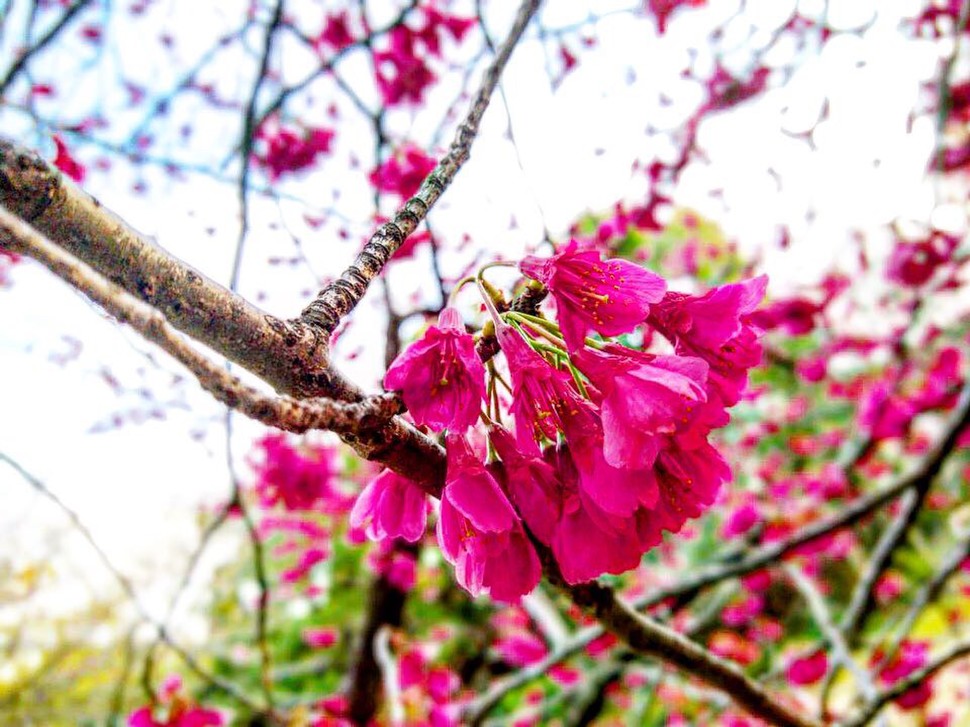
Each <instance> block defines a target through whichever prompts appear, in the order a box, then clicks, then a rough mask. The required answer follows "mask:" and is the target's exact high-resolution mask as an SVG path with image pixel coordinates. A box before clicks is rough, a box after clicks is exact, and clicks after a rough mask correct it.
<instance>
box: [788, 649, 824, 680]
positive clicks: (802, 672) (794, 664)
mask: <svg viewBox="0 0 970 727" xmlns="http://www.w3.org/2000/svg"><path fill="white" fill-rule="evenodd" d="M828 669H829V660H828V657H827V656H826V655H825V652H824V651H822V650H819V651H816V652H814V653H812V654H810V655H809V656H804V657H801V658H798V659H792V660H791V662H790V663H789V664H788V667H787V668H786V669H785V676H786V677H788V683H789V684H794V685H796V686H804V685H806V684H814V683H815V682H817V681H818V680H819V679H821V678H822V677H824V676H825V674H826V672H828Z"/></svg>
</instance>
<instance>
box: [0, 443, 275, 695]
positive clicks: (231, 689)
mask: <svg viewBox="0 0 970 727" xmlns="http://www.w3.org/2000/svg"><path fill="white" fill-rule="evenodd" d="M0 461H2V462H6V463H7V464H8V465H9V466H10V467H12V468H13V469H14V470H16V472H17V473H18V474H19V475H20V476H21V477H23V479H24V481H26V482H27V483H28V484H29V485H30V486H31V487H33V488H34V489H35V490H36V491H37V492H39V493H40V494H42V495H43V496H44V497H46V498H47V499H48V500H50V501H51V502H52V503H54V504H55V505H56V506H57V507H58V508H59V509H60V510H61V511H62V512H63V513H64V514H65V515H67V517H68V519H69V520H70V521H71V524H72V525H73V526H74V528H75V529H76V530H77V531H78V532H79V533H80V534H81V536H82V537H83V538H84V539H85V540H86V541H87V542H88V545H90V546H91V548H92V549H93V550H94V552H95V553H96V554H97V556H98V559H99V560H100V561H101V563H102V564H103V565H104V567H105V568H106V569H107V570H108V572H109V573H111V575H112V577H114V579H115V580H116V581H117V582H118V585H119V586H121V590H122V591H124V593H125V595H126V596H128V598H129V599H130V600H131V602H132V604H133V605H134V606H135V608H136V610H137V611H138V614H139V616H141V618H142V619H143V620H144V621H146V622H147V623H150V624H151V625H152V626H153V627H154V628H155V630H156V631H157V633H158V636H159V638H161V639H162V641H164V642H165V644H166V645H167V646H168V647H169V648H170V649H172V651H174V652H175V653H176V654H178V656H179V657H180V658H181V659H182V661H183V662H185V664H186V666H188V667H189V669H191V670H192V671H193V672H194V673H195V674H196V675H197V676H198V677H199V678H200V679H202V680H203V681H204V682H206V683H207V684H209V685H211V686H212V687H214V688H216V689H218V690H219V691H222V692H224V693H226V694H228V695H229V696H230V697H232V698H233V699H235V700H236V701H237V702H239V703H240V704H241V705H243V706H245V707H246V708H247V709H249V710H251V711H252V712H253V713H256V714H266V710H265V709H264V708H263V707H261V706H260V705H258V704H257V703H256V702H254V701H253V700H252V699H250V698H249V696H247V695H246V694H245V693H244V692H242V690H240V689H239V687H237V686H236V685H235V684H233V683H232V682H229V681H226V680H225V679H223V678H222V677H220V676H218V675H216V674H211V673H210V672H208V671H206V670H205V669H204V668H203V667H202V665H201V664H200V663H199V662H198V660H197V659H196V658H195V657H194V656H193V655H192V653H191V652H190V651H188V650H187V649H185V648H184V647H183V646H181V645H180V644H179V643H178V642H177V641H175V639H174V638H172V635H171V634H170V633H169V632H168V631H167V630H166V628H165V626H164V625H163V624H161V623H159V622H158V621H156V620H155V619H154V618H153V617H152V616H151V614H150V613H149V612H148V610H147V609H146V608H145V606H144V604H143V603H142V602H141V598H140V597H139V596H138V593H137V592H136V591H135V587H134V585H132V582H131V580H130V579H129V578H128V576H126V575H125V574H124V573H122V572H121V571H120V570H118V569H117V568H116V567H115V565H114V563H113V562H112V561H111V559H110V558H109V557H108V554H107V553H105V551H104V550H103V549H102V548H101V546H100V545H99V544H98V541H97V540H96V539H95V537H94V535H93V534H92V533H91V531H90V530H89V529H88V527H87V526H86V525H85V524H84V522H83V521H82V520H81V518H80V517H79V516H78V514H77V513H76V512H75V511H74V509H73V508H71V507H70V506H69V505H67V503H65V502H64V501H63V500H61V499H60V498H59V497H58V496H57V495H55V494H54V492H53V491H51V490H50V489H49V488H48V487H47V485H45V484H44V483H43V482H41V480H40V479H38V478H37V477H34V475H32V474H31V473H30V472H28V471H27V470H26V469H25V468H24V467H23V466H21V465H20V463H19V462H17V461H16V460H14V459H11V458H10V457H9V456H7V455H6V454H5V453H3V452H0Z"/></svg>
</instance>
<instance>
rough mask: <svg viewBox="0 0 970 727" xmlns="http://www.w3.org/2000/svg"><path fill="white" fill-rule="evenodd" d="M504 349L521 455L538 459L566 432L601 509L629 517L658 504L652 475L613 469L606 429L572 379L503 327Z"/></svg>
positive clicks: (582, 476) (581, 475) (500, 338)
mask: <svg viewBox="0 0 970 727" xmlns="http://www.w3.org/2000/svg"><path fill="white" fill-rule="evenodd" d="M497 336H498V341H499V345H500V346H501V347H502V351H503V352H504V353H505V356H506V359H507V360H508V364H509V371H510V373H511V376H512V406H511V407H510V408H511V411H512V415H513V417H514V418H515V428H516V438H517V441H518V443H519V447H520V449H522V451H523V452H525V453H527V454H532V455H537V454H538V453H539V451H540V448H539V445H540V444H542V443H543V441H548V442H555V441H556V440H557V438H558V436H559V433H560V432H561V433H562V434H563V435H564V436H565V439H566V441H567V442H568V443H569V446H570V450H571V453H572V458H573V460H574V461H575V463H576V466H577V468H578V470H579V478H580V487H581V488H582V489H583V490H584V491H585V492H586V494H587V495H588V496H589V497H590V498H591V499H592V500H593V501H594V502H596V504H597V505H599V506H600V507H602V508H603V509H604V510H606V511H608V512H611V513H613V514H616V515H630V514H632V513H633V511H634V510H636V508H637V507H638V506H639V505H641V504H646V505H650V504H651V503H652V502H653V501H655V500H656V488H655V484H654V482H653V480H652V476H651V474H650V472H649V471H648V470H644V469H642V468H635V469H634V468H620V467H615V466H613V465H611V464H610V463H609V462H608V461H607V460H606V458H605V456H604V453H603V449H604V441H603V425H602V423H601V422H600V418H599V414H597V412H596V409H595V407H594V406H593V404H592V403H591V402H590V401H588V400H587V399H584V398H583V397H581V396H580V395H579V393H578V392H577V391H576V390H575V389H574V388H573V385H572V379H571V378H570V377H569V375H568V374H566V373H565V372H563V371H559V370H558V369H555V368H553V367H552V366H551V365H550V364H549V363H548V362H547V361H546V360H545V359H543V358H542V357H541V356H540V355H539V354H537V353H536V352H535V351H534V350H532V347H531V346H529V344H528V343H526V341H525V339H524V338H523V337H522V336H521V335H520V334H519V333H518V332H516V331H515V330H514V329H512V328H511V327H509V326H506V325H504V324H502V325H499V326H498V330H497Z"/></svg>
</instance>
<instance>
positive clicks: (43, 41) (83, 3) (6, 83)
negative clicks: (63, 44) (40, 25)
mask: <svg viewBox="0 0 970 727" xmlns="http://www.w3.org/2000/svg"><path fill="white" fill-rule="evenodd" d="M90 4H91V0H77V2H76V3H74V4H73V5H72V6H71V7H69V8H68V9H67V10H65V11H64V14H63V15H61V17H60V18H59V19H58V21H57V22H56V23H54V24H53V25H52V26H51V27H50V29H49V30H48V31H47V32H46V33H44V34H43V35H42V36H41V37H40V38H38V39H37V40H36V41H35V42H34V43H33V44H32V45H31V46H30V47H29V48H28V49H27V50H25V51H24V52H23V54H21V55H20V57H19V58H17V60H15V61H14V62H13V64H12V65H11V66H10V68H9V69H8V70H7V73H6V75H4V77H3V79H2V80H0V98H3V96H4V95H5V94H6V92H7V89H8V88H9V87H10V84H11V83H13V82H14V80H15V79H16V78H17V76H18V75H20V73H21V71H23V70H24V69H25V68H26V67H27V64H28V63H29V62H30V60H31V59H32V58H33V57H34V56H36V55H38V54H39V53H40V52H41V51H42V50H44V48H46V47H47V46H48V45H50V43H51V42H52V41H53V40H54V39H55V38H57V36H58V35H60V33H61V31H63V30H64V29H65V28H66V27H67V26H68V25H69V24H70V22H71V21H72V20H73V19H74V18H75V16H76V15H77V14H78V13H79V12H81V11H82V10H84V8H86V7H87V6H88V5H90Z"/></svg>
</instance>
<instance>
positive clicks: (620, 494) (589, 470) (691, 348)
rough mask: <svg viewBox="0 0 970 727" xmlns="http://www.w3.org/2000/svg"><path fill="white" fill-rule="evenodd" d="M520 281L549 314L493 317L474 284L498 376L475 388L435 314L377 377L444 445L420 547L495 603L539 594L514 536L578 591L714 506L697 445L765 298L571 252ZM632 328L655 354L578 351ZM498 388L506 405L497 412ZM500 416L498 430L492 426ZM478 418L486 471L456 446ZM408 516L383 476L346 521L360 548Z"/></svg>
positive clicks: (420, 528) (457, 332) (749, 286)
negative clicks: (676, 287)
mask: <svg viewBox="0 0 970 727" xmlns="http://www.w3.org/2000/svg"><path fill="white" fill-rule="evenodd" d="M520 269H521V271H522V272H523V273H524V274H525V275H526V276H527V277H529V278H531V279H532V280H534V281H537V282H538V283H541V284H542V285H544V286H545V287H546V288H547V289H548V291H549V293H550V294H551V296H552V298H553V301H554V303H555V317H554V318H549V317H543V316H541V315H538V314H531V313H522V312H518V311H507V312H503V313H500V312H499V311H498V310H497V309H496V300H495V298H496V296H498V295H500V294H497V293H495V292H494V290H492V289H490V288H489V289H486V286H485V285H484V284H480V286H479V287H480V289H481V291H482V294H483V297H484V301H485V306H486V308H487V309H488V311H489V313H490V315H491V316H492V319H493V324H494V331H495V337H496V339H497V342H498V344H499V350H500V351H501V352H502V353H503V354H504V359H505V364H506V366H507V368H508V379H506V378H505V377H504V376H503V375H502V374H500V373H499V369H498V368H497V367H495V366H494V364H492V363H490V364H489V376H488V377H486V374H485V369H484V367H483V365H482V362H481V360H480V359H479V357H478V356H477V355H476V353H475V339H474V337H473V336H472V335H471V334H470V333H468V332H466V330H465V327H464V325H463V324H462V321H461V317H460V315H459V313H458V311H457V310H456V309H454V308H451V307H448V308H445V309H444V310H443V311H442V313H441V315H440V317H439V321H438V325H437V326H431V327H430V328H428V330H427V332H426V333H425V334H424V335H423V336H422V337H421V338H420V339H419V340H417V341H415V342H414V343H413V344H411V346H410V347H409V348H408V349H407V350H406V351H404V352H403V353H402V354H401V355H400V356H399V357H398V358H397V360H395V362H394V363H393V364H392V366H391V368H390V369H389V370H388V372H387V375H386V376H385V379H384V383H385V385H386V386H387V387H388V388H389V389H396V390H399V391H401V392H402V397H403V399H404V402H405V404H406V405H407V406H408V409H409V410H410V414H411V417H412V418H413V419H414V421H415V423H417V424H419V425H422V426H426V427H429V428H430V429H432V430H434V431H436V432H442V431H445V430H446V431H447V451H448V471H447V477H446V483H445V487H444V491H443V492H442V494H441V506H440V513H439V516H438V525H437V535H438V541H439V544H440V546H441V549H442V552H443V553H444V555H445V558H446V559H447V560H448V561H449V562H450V563H452V564H453V565H454V566H455V572H456V577H457V579H458V582H459V583H460V584H461V585H462V586H463V587H464V588H465V589H467V590H468V591H469V592H471V593H472V594H473V595H478V594H480V593H488V594H490V595H491V596H492V598H495V599H496V600H500V601H506V602H514V601H517V600H518V599H519V598H520V597H521V596H522V595H525V594H526V593H528V592H529V591H531V590H532V588H534V587H535V585H536V583H538V581H539V578H540V575H541V570H540V566H539V559H538V556H537V553H536V550H535V547H534V546H533V540H531V538H534V539H535V541H536V542H538V543H541V544H542V545H544V546H546V547H548V548H549V549H550V550H551V551H552V554H553V556H554V557H555V559H556V562H557V563H558V566H559V570H560V572H561V573H562V576H563V577H564V578H565V580H566V581H567V582H569V583H581V582H584V581H589V580H592V579H594V578H596V577H598V576H600V575H602V574H604V573H615V574H619V573H623V572H625V571H627V570H630V569H632V568H635V567H636V566H637V565H638V564H639V562H640V559H641V557H642V556H643V554H644V553H645V552H647V551H648V550H650V549H651V548H653V547H654V546H656V545H657V544H658V543H659V542H660V541H661V539H662V537H663V532H664V531H669V532H676V531H678V530H679V529H680V528H681V527H682V526H683V525H684V523H685V522H686V521H687V520H688V519H690V518H694V517H697V516H699V515H700V514H701V513H702V512H703V511H704V510H705V509H706V508H707V507H709V506H710V505H711V504H712V503H713V502H714V500H715V498H716V497H717V493H718V490H719V489H720V487H721V485H722V484H723V483H725V482H727V481H728V480H729V479H730V478H731V471H730V468H729V467H728V465H727V463H726V462H725V460H724V459H723V458H722V457H721V455H720V453H719V452H718V451H717V450H716V449H715V448H714V447H713V446H712V445H711V444H710V442H709V441H708V435H709V434H710V432H711V431H712V430H713V429H715V428H717V427H720V426H723V425H724V424H725V423H727V421H728V416H727V413H726V411H725V407H727V406H731V405H733V404H735V403H736V402H737V401H738V400H739V399H740V396H741V392H742V389H743V388H744V386H745V383H746V381H747V374H748V370H749V369H750V368H751V367H752V366H754V365H756V364H757V363H758V362H759V361H760V359H761V344H760V343H759V340H758V339H759V336H760V335H761V329H760V328H759V327H758V325H757V324H756V323H755V318H754V316H753V313H754V311H755V308H756V307H757V306H758V304H759V303H760V301H761V299H762V297H763V296H764V292H765V286H766V284H767V279H766V278H765V277H764V276H762V277H759V278H754V279H752V280H746V281H743V282H740V283H733V284H729V285H724V286H720V287H717V288H713V289H711V290H709V291H708V292H707V293H705V294H703V295H700V296H695V295H687V294H684V293H675V292H668V291H667V285H666V282H665V281H664V280H663V279H662V278H660V277H659V276H657V275H655V274H654V273H652V272H650V271H648V270H645V269H643V268H641V267H639V266H637V265H635V264H633V263H631V262H629V261H626V260H602V259H601V255H600V253H599V252H598V251H595V250H581V249H580V248H579V245H578V243H576V242H575V241H571V242H570V243H569V245H567V246H566V247H565V249H563V250H562V252H559V253H558V254H556V255H553V256H552V257H550V258H546V259H540V258H537V257H527V258H526V259H525V260H523V261H522V263H521V265H520ZM480 277H481V273H479V279H480ZM504 308H505V306H503V309H504ZM641 325H647V326H649V327H651V328H652V329H653V330H654V331H655V332H657V333H659V334H661V335H662V336H663V337H664V338H666V339H667V341H668V342H669V345H670V348H671V349H672V351H673V353H653V352H652V351H642V350H637V349H634V348H630V347H628V346H624V345H620V344H619V343H618V342H615V341H610V340H601V339H595V340H590V339H588V338H587V334H588V333H590V332H595V333H597V334H599V335H600V336H602V337H606V338H607V339H608V337H610V336H616V335H620V334H624V333H630V332H632V331H633V330H634V329H635V328H637V327H638V326H641ZM483 335H484V334H483ZM646 340H648V341H649V340H651V337H647V339H646ZM486 378H488V383H487V384H486ZM506 382H508V383H506ZM500 385H501V386H503V387H507V388H508V389H510V391H511V403H509V404H508V405H507V407H505V409H506V410H505V411H504V412H503V411H502V409H503V406H504V405H503V403H502V400H501V397H500V396H499V395H498V387H499V386H500ZM483 406H484V408H485V412H484V414H483V412H482V409H483ZM505 417H511V419H512V421H513V422H514V424H515V431H514V433H512V432H510V431H509V430H508V429H506V428H505V427H503V426H502V425H501V424H500V422H501V421H502V420H503V419H504V418H505ZM480 418H482V419H483V421H484V422H485V424H486V437H487V441H488V444H489V453H490V456H489V458H488V459H489V461H488V463H487V464H486V462H485V461H484V460H483V458H482V457H481V456H479V455H478V454H476V453H475V451H474V450H473V448H472V447H471V446H470V444H469V440H468V439H467V438H466V436H467V433H468V432H469V430H470V429H471V428H472V427H474V426H475V425H476V423H477V422H478V420H479V419H480ZM424 503H425V500H424V495H423V494H421V491H420V490H419V488H418V486H417V485H416V484H414V483H411V482H410V481H408V480H407V479H406V478H404V477H400V476H398V475H393V474H391V473H389V472H387V473H384V474H383V475H381V476H380V477H379V478H378V479H377V480H375V481H374V482H372V483H371V484H370V485H369V486H368V487H367V488H366V489H365V490H364V492H363V493H362V494H361V496H360V499H359V500H358V503H357V506H355V508H354V514H353V518H352V519H353V522H354V524H355V525H357V526H362V527H364V528H365V529H366V531H367V534H368V535H369V536H370V537H372V538H375V539H381V538H385V537H404V538H407V539H409V540H411V539H416V538H418V537H420V536H421V534H423V532H424V525H425V522H424V521H425V509H424V508H425V505H424Z"/></svg>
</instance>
